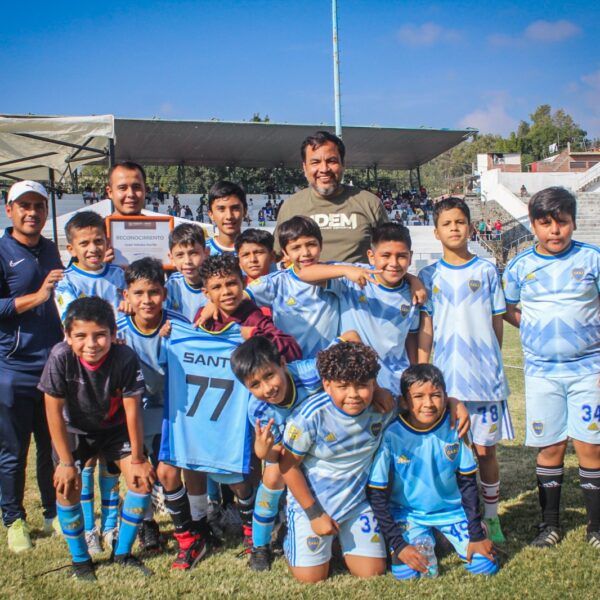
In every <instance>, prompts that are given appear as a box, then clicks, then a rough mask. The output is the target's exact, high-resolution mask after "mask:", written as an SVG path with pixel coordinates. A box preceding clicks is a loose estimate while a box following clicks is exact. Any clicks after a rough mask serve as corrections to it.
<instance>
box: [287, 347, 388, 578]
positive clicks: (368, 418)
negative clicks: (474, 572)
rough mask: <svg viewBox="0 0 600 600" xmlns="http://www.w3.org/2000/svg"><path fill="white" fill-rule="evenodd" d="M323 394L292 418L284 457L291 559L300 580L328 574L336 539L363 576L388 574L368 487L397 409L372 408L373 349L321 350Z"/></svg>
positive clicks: (354, 570)
mask: <svg viewBox="0 0 600 600" xmlns="http://www.w3.org/2000/svg"><path fill="white" fill-rule="evenodd" d="M317 368H318V370H319V374H320V376H321V378H322V380H323V388H324V390H325V393H323V394H317V395H316V396H313V397H312V398H310V399H308V400H306V401H305V402H304V403H302V404H301V405H300V406H299V407H298V408H297V409H296V410H295V411H294V412H293V413H292V415H291V416H290V417H289V418H288V420H287V423H286V426H285V432H284V436H283V444H284V450H283V453H282V456H281V458H280V461H279V466H280V469H281V472H282V474H283V478H284V481H285V483H286V485H287V487H288V489H289V493H288V507H287V514H288V534H287V537H286V541H285V551H286V558H287V560H288V563H289V566H290V569H291V571H292V574H293V575H294V577H295V578H296V579H298V580H299V581H302V582H306V583H316V582H319V581H323V580H324V579H326V578H327V576H328V573H329V562H330V559H331V547H332V543H333V538H334V536H338V538H339V541H340V545H341V548H342V552H343V554H344V560H345V561H346V564H347V566H348V569H349V570H350V572H351V573H352V574H353V575H355V576H357V577H372V576H375V575H382V574H383V573H384V572H385V555H386V552H385V546H384V543H383V538H382V536H381V535H380V533H379V526H378V525H377V522H376V521H375V519H374V518H373V511H372V509H371V507H370V506H369V504H368V502H367V499H366V494H365V486H366V483H367V479H368V475H369V468H370V466H371V462H372V459H373V455H374V454H375V451H376V450H377V447H378V446H379V442H380V439H381V433H382V431H383V428H384V427H385V426H386V425H387V424H388V423H389V421H390V420H391V419H392V418H393V415H394V414H395V411H391V412H390V413H387V414H381V413H378V412H377V411H376V410H375V409H374V407H373V406H372V400H373V392H374V390H375V378H376V377H377V373H378V372H379V369H380V366H379V363H378V361H377V354H376V352H375V351H374V350H373V349H372V348H369V347H368V346H365V345H363V344H357V343H352V342H342V343H340V344H336V345H335V346H332V347H331V348H329V349H327V350H323V351H321V352H319V354H318V357H317Z"/></svg>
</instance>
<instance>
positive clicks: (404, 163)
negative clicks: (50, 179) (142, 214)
mask: <svg viewBox="0 0 600 600" xmlns="http://www.w3.org/2000/svg"><path fill="white" fill-rule="evenodd" d="M319 130H325V131H330V132H331V133H334V132H335V128H334V127H333V126H330V125H289V124H285V123H255V122H241V123H231V122H223V121H163V120H158V119H153V120H148V119H119V118H116V119H115V134H116V140H115V154H116V160H117V161H122V160H134V161H136V162H139V163H141V164H144V165H191V166H206V167H216V166H236V167H267V168H273V167H288V168H298V167H300V164H301V158H300V145H301V143H302V141H303V140H304V138H305V137H307V136H308V135H310V134H312V133H314V132H315V131H319ZM476 132H477V130H475V129H461V130H452V129H426V128H419V129H402V128H393V127H353V126H346V127H344V130H343V136H344V144H345V146H346V160H345V166H346V167H349V168H369V167H376V168H378V169H390V170H391V169H399V170H408V169H414V168H416V167H419V166H421V165H423V164H425V163H426V162H428V161H430V160H431V159H433V158H435V157H436V156H438V155H439V154H441V153H442V152H445V151H446V150H449V149H450V148H453V147H454V146H456V145H457V144H460V143H461V142H462V141H463V140H465V139H467V138H468V137H469V136H471V135H472V134H474V133H476Z"/></svg>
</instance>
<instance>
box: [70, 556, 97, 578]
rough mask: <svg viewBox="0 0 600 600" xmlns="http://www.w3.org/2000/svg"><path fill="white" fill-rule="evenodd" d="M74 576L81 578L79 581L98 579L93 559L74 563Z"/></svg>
mask: <svg viewBox="0 0 600 600" xmlns="http://www.w3.org/2000/svg"><path fill="white" fill-rule="evenodd" d="M72 577H73V578H74V579H79V581H96V571H95V569H94V563H93V562H92V561H91V560H86V561H85V562H79V563H73V575H72Z"/></svg>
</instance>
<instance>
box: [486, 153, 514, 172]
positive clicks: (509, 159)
mask: <svg viewBox="0 0 600 600" xmlns="http://www.w3.org/2000/svg"><path fill="white" fill-rule="evenodd" d="M492 169H500V171H503V172H505V173H520V172H521V170H522V169H521V154H520V153H519V152H488V153H487V154H478V155H477V173H479V175H481V173H485V172H486V171H491V170H492Z"/></svg>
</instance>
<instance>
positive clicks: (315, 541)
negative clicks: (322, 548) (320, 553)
mask: <svg viewBox="0 0 600 600" xmlns="http://www.w3.org/2000/svg"><path fill="white" fill-rule="evenodd" d="M320 543H321V538H320V537H319V536H317V535H311V536H309V537H307V538H306V545H307V546H308V549H309V550H310V551H311V552H315V551H316V550H317V548H318V547H319V544H320Z"/></svg>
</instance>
